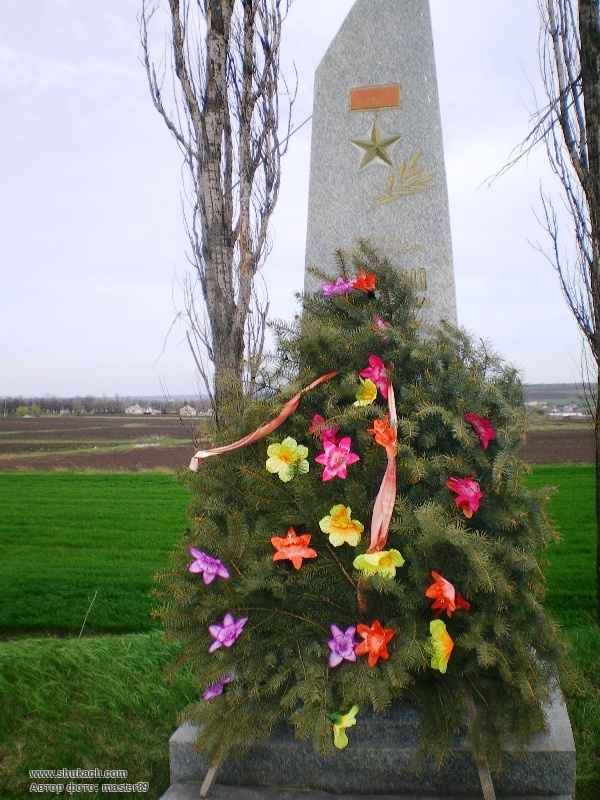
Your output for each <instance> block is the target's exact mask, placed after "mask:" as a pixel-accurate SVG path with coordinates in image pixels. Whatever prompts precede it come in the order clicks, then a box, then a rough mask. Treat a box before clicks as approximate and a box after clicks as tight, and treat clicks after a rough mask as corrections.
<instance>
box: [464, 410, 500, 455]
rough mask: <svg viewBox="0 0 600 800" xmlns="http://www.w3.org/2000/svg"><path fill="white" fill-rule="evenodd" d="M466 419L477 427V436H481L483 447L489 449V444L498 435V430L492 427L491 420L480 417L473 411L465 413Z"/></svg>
mask: <svg viewBox="0 0 600 800" xmlns="http://www.w3.org/2000/svg"><path fill="white" fill-rule="evenodd" d="M465 419H466V420H468V421H469V422H470V423H471V425H472V426H473V427H474V428H475V432H476V433H477V436H479V441H480V442H481V444H482V446H483V449H484V450H487V446H488V444H489V443H490V442H491V441H492V440H493V439H496V437H497V434H496V431H495V430H494V429H493V428H492V426H491V424H490V421H489V420H488V419H484V418H483V417H478V416H477V414H471V413H469V414H465Z"/></svg>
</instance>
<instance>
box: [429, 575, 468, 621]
mask: <svg viewBox="0 0 600 800" xmlns="http://www.w3.org/2000/svg"><path fill="white" fill-rule="evenodd" d="M431 576H432V578H433V579H434V581H435V583H432V584H431V586H430V587H429V588H428V589H427V591H426V592H425V596H426V597H430V598H431V599H432V600H435V602H434V603H432V605H431V608H436V609H437V611H436V612H435V616H436V618H437V617H439V616H440V614H441V613H442V612H443V611H445V612H446V614H447V615H448V616H449V617H451V616H452V614H453V612H454V611H456V609H457V608H471V604H470V603H468V602H467V601H466V600H463V598H462V597H461V596H460V594H458V593H457V592H456V591H455V589H454V586H453V585H452V584H451V583H450V581H447V580H446V578H442V576H441V575H439V574H438V573H437V572H434V571H433V570H432V571H431Z"/></svg>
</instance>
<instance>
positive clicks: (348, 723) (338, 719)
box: [329, 706, 358, 750]
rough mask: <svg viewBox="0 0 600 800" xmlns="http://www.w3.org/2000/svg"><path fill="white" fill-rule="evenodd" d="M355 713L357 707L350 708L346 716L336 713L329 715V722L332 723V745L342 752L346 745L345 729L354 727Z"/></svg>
mask: <svg viewBox="0 0 600 800" xmlns="http://www.w3.org/2000/svg"><path fill="white" fill-rule="evenodd" d="M357 713H358V706H352V708H351V709H350V711H348V713H347V714H340V713H339V712H336V713H335V714H330V715H329V720H330V722H332V723H333V743H334V745H335V746H336V747H337V748H338V750H343V749H344V747H346V745H347V744H348V735H347V734H346V728H351V727H352V726H353V725H356V715H357Z"/></svg>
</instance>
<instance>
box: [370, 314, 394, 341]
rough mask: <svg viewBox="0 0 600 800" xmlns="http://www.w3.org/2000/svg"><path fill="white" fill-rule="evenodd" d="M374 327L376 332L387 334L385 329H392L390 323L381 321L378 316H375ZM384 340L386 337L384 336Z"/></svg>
mask: <svg viewBox="0 0 600 800" xmlns="http://www.w3.org/2000/svg"><path fill="white" fill-rule="evenodd" d="M373 327H374V328H375V330H376V331H380V332H382V333H385V329H386V328H389V327H390V323H389V322H386V320H384V319H381V317H378V316H377V314H373ZM384 338H386V337H385V336H384Z"/></svg>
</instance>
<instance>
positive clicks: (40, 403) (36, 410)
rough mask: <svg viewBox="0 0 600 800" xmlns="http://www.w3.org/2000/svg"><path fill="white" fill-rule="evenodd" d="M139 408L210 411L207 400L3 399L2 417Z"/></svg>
mask: <svg viewBox="0 0 600 800" xmlns="http://www.w3.org/2000/svg"><path fill="white" fill-rule="evenodd" d="M136 404H137V405H139V406H141V407H142V408H143V409H144V410H146V409H148V408H152V409H154V412H155V413H156V412H160V413H161V414H179V411H180V409H181V408H182V406H184V405H189V406H191V407H192V408H194V409H195V410H196V411H197V412H198V413H202V412H203V411H206V410H207V409H209V408H210V403H209V401H208V400H206V401H205V400H202V399H194V400H187V399H183V398H177V399H171V398H169V399H165V398H161V399H149V398H148V397H141V396H140V397H130V396H128V397H120V396H119V395H115V396H114V397H107V396H106V395H103V396H102V397H95V396H93V395H85V396H83V397H82V396H76V397H55V396H53V395H45V396H44V397H22V396H19V397H2V398H0V415H2V416H5V417H6V416H13V415H17V416H26V415H29V416H41V415H45V414H56V415H59V414H75V415H77V414H124V413H125V409H127V408H128V407H129V406H132V405H136Z"/></svg>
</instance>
